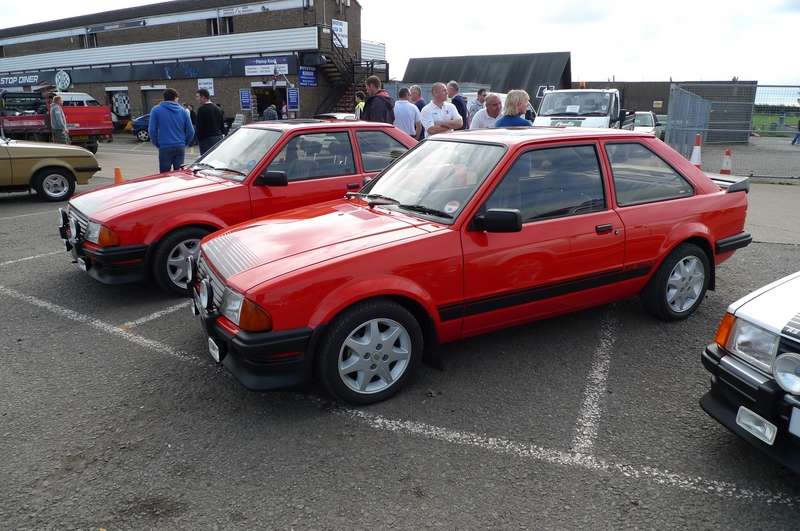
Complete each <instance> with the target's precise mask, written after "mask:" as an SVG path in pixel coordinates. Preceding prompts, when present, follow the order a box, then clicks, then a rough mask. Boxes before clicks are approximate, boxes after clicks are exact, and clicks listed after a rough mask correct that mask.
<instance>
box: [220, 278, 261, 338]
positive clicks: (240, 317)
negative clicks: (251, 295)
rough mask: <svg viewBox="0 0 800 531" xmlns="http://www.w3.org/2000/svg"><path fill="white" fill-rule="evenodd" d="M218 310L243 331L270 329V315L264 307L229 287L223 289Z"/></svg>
mask: <svg viewBox="0 0 800 531" xmlns="http://www.w3.org/2000/svg"><path fill="white" fill-rule="evenodd" d="M219 311H220V313H221V314H222V315H224V316H225V317H226V318H227V319H228V320H229V321H231V322H232V323H234V324H235V325H236V326H238V327H239V328H241V329H242V330H244V331H245V332H268V331H270V330H272V316H271V315H270V314H269V313H268V312H267V311H266V310H265V309H264V308H262V307H260V306H259V305H258V304H256V303H254V302H253V301H251V300H250V299H246V298H245V297H244V295H242V294H241V293H237V292H235V291H233V290H231V289H230V288H228V289H226V290H225V295H224V296H223V297H222V304H221V307H220V310H219Z"/></svg>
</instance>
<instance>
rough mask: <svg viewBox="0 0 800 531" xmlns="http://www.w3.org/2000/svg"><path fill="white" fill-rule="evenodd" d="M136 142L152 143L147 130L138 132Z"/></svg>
mask: <svg viewBox="0 0 800 531" xmlns="http://www.w3.org/2000/svg"><path fill="white" fill-rule="evenodd" d="M136 140H138V141H139V142H150V133H148V132H147V130H145V129H140V130H138V131H136Z"/></svg>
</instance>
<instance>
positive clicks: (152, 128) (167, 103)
mask: <svg viewBox="0 0 800 531" xmlns="http://www.w3.org/2000/svg"><path fill="white" fill-rule="evenodd" d="M147 131H148V133H150V142H151V143H152V144H153V145H154V146H155V147H157V148H158V171H159V172H161V173H164V172H165V171H170V170H177V169H178V168H180V167H181V166H183V161H184V158H185V157H186V146H189V145H191V143H192V139H193V138H194V127H192V120H191V118H190V117H189V112H188V111H187V110H186V109H184V108H183V107H181V106H180V104H179V103H178V91H176V90H175V89H171V88H168V89H167V90H165V91H164V101H162V102H161V103H160V104H158V105H157V106H155V107H154V108H153V110H152V111H150V123H149V124H148V127H147Z"/></svg>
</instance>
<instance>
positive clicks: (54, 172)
mask: <svg viewBox="0 0 800 531" xmlns="http://www.w3.org/2000/svg"><path fill="white" fill-rule="evenodd" d="M98 171H100V166H98V164H97V159H96V158H95V157H94V155H93V154H92V153H91V152H89V151H88V150H86V149H83V148H82V147H78V146H68V145H65V144H49V143H45V142H28V141H25V140H10V139H8V138H5V137H3V136H0V190H1V191H4V192H26V191H28V190H31V189H32V190H35V191H36V194H37V195H38V196H39V198H40V199H41V200H42V201H66V200H67V199H69V198H70V197H72V194H73V193H75V185H76V184H88V183H89V179H91V177H92V175H94V174H95V173H97V172H98Z"/></svg>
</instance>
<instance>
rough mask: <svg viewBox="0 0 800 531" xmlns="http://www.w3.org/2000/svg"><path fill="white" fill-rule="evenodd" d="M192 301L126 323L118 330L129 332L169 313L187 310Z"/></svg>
mask: <svg viewBox="0 0 800 531" xmlns="http://www.w3.org/2000/svg"><path fill="white" fill-rule="evenodd" d="M191 303H192V301H183V302H182V303H180V304H176V305H174V306H170V307H169V308H165V309H163V310H160V311H157V312H153V313H151V314H150V315H145V316H144V317H140V318H139V319H136V320H135V321H128V322H127V323H125V324H122V325H120V328H122V329H123V330H129V329H131V328H136V327H137V326H140V325H143V324H145V323H149V322H150V321H154V320H156V319H159V318H161V317H164V316H165V315H169V314H171V313H174V312H177V311H178V310H182V309H184V308H188V307H189V305H190V304H191Z"/></svg>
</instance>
